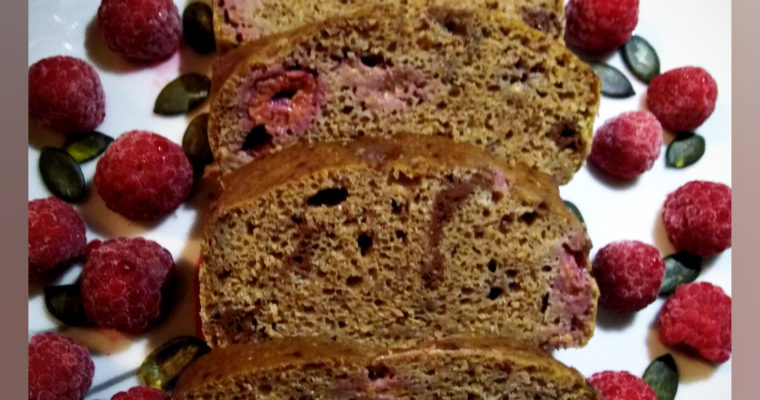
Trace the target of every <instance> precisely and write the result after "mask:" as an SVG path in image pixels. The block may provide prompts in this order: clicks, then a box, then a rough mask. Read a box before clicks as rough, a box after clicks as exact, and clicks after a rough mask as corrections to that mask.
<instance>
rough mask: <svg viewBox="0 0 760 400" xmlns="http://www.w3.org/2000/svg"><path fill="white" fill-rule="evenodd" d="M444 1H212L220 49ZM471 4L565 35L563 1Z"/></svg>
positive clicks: (495, 0) (502, 0)
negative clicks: (360, 11)
mask: <svg viewBox="0 0 760 400" xmlns="http://www.w3.org/2000/svg"><path fill="white" fill-rule="evenodd" d="M431 2H441V0H285V1H283V0H212V8H213V11H214V31H215V36H216V42H217V46H218V47H219V48H220V49H223V50H224V49H230V48H233V47H237V46H239V45H241V44H243V43H246V42H250V41H252V40H256V39H258V38H260V37H262V36H267V35H271V34H275V33H279V32H284V31H289V30H291V29H295V28H298V27H300V26H303V25H306V24H310V23H314V22H318V21H322V20H325V19H328V18H332V17H336V16H340V15H343V14H347V13H351V12H354V11H356V9H357V8H361V7H372V6H374V5H385V4H390V5H397V6H399V7H410V6H411V7H415V6H416V7H419V6H424V5H425V4H429V3H431ZM468 4H469V5H471V6H474V7H480V8H482V9H484V10H489V11H492V12H502V13H505V14H510V15H514V16H516V17H517V18H520V19H522V21H524V22H525V23H526V24H527V25H529V26H531V27H533V28H535V29H538V30H540V31H543V32H545V33H546V34H548V35H550V36H552V37H553V38H555V39H557V40H562V37H563V35H564V15H565V10H564V8H565V6H564V1H563V0H471V1H470V2H468Z"/></svg>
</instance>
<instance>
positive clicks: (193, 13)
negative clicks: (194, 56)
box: [182, 2, 216, 54]
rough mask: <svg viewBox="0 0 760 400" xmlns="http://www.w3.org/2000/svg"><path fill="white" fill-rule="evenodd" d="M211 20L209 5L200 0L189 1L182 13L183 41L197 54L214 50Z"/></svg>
mask: <svg viewBox="0 0 760 400" xmlns="http://www.w3.org/2000/svg"><path fill="white" fill-rule="evenodd" d="M213 20H214V17H213V13H212V11H211V7H209V6H208V4H205V3H201V2H194V3H190V5H188V6H187V7H186V8H185V11H184V12H183V13H182V33H183V35H184V36H185V42H187V44H188V45H189V46H190V47H191V48H192V49H193V50H195V51H196V52H197V53H199V54H208V53H211V52H212V51H214V50H216V43H215V42H214V26H213Z"/></svg>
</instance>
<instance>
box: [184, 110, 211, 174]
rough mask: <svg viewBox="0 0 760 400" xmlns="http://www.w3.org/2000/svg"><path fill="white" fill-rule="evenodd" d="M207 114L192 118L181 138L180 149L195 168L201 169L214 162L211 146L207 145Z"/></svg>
mask: <svg viewBox="0 0 760 400" xmlns="http://www.w3.org/2000/svg"><path fill="white" fill-rule="evenodd" d="M207 127H208V113H203V114H200V115H198V116H197V117H195V118H193V120H192V121H190V124H189V125H188V126H187V129H185V134H184V136H182V149H184V150H185V154H187V158H189V159H190V162H191V163H192V164H193V165H194V166H196V167H202V166H205V165H206V164H209V163H210V162H212V161H214V156H213V155H212V154H211V146H209V144H208V132H207Z"/></svg>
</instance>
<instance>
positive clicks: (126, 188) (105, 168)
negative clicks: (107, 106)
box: [95, 131, 193, 220]
mask: <svg viewBox="0 0 760 400" xmlns="http://www.w3.org/2000/svg"><path fill="white" fill-rule="evenodd" d="M192 186H193V168H192V166H191V165H190V161H189V160H188V159H187V156H186V155H185V152H184V151H183V150H182V147H180V146H179V145H177V144H176V143H173V142H171V141H170V140H168V139H166V138H165V137H163V136H160V135H157V134H155V133H151V132H147V131H131V132H127V133H125V134H123V135H121V136H120V137H119V138H117V139H116V140H115V141H114V142H113V143H112V144H111V145H110V146H109V147H108V149H107V150H106V152H105V154H104V155H103V157H102V158H101V159H100V160H99V161H98V165H97V168H96V170H95V187H96V188H97V190H98V194H99V195H100V197H102V198H103V200H104V201H105V203H106V205H107V206H108V208H110V209H111V210H114V211H116V212H118V213H119V214H122V215H124V216H125V217H127V218H129V219H132V220H152V219H156V218H158V217H162V216H164V215H167V214H169V213H171V212H173V211H174V210H176V209H177V207H179V205H180V204H181V203H182V202H183V201H185V199H186V198H187V196H189V195H190V189H192Z"/></svg>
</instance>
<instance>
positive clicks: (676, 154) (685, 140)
mask: <svg viewBox="0 0 760 400" xmlns="http://www.w3.org/2000/svg"><path fill="white" fill-rule="evenodd" d="M704 154H705V138H703V137H702V136H700V135H697V134H695V133H682V134H680V135H678V136H677V137H676V138H675V140H673V141H672V142H670V144H669V145H668V149H667V151H666V152H665V164H666V165H667V166H668V167H673V168H683V167H688V166H689V165H692V164H694V163H696V162H697V161H699V159H700V158H702V156H703V155H704Z"/></svg>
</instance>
